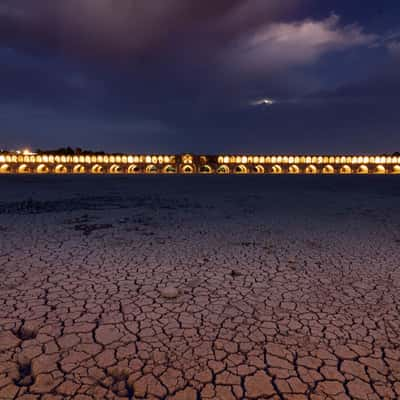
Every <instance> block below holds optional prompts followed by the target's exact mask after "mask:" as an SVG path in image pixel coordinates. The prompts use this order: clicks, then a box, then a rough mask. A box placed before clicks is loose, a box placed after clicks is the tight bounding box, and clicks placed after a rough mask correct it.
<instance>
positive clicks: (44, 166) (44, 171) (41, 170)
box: [36, 164, 49, 174]
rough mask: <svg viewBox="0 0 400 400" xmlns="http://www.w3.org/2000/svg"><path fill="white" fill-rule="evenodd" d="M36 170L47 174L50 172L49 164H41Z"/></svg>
mask: <svg viewBox="0 0 400 400" xmlns="http://www.w3.org/2000/svg"><path fill="white" fill-rule="evenodd" d="M36 172H37V173H38V174H47V173H49V167H48V166H47V165H45V164H40V165H39V166H38V167H37V169H36Z"/></svg>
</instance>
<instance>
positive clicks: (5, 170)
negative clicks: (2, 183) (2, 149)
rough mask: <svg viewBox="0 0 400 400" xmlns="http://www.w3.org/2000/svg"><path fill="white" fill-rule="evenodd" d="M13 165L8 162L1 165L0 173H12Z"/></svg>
mask: <svg viewBox="0 0 400 400" xmlns="http://www.w3.org/2000/svg"><path fill="white" fill-rule="evenodd" d="M10 173H11V167H10V166H9V165H8V164H4V165H2V166H1V167H0V174H10Z"/></svg>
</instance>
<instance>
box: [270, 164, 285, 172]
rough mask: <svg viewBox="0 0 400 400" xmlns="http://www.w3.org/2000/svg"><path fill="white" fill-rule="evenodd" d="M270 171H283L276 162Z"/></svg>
mask: <svg viewBox="0 0 400 400" xmlns="http://www.w3.org/2000/svg"><path fill="white" fill-rule="evenodd" d="M271 172H272V173H273V174H281V173H282V172H283V171H282V167H281V166H280V165H278V164H276V165H274V166H273V167H272V169H271Z"/></svg>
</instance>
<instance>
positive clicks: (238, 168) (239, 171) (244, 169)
mask: <svg viewBox="0 0 400 400" xmlns="http://www.w3.org/2000/svg"><path fill="white" fill-rule="evenodd" d="M234 171H235V174H247V167H246V166H245V165H243V164H241V165H237V166H236V167H235V170H234Z"/></svg>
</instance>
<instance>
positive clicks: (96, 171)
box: [92, 164, 104, 174]
mask: <svg viewBox="0 0 400 400" xmlns="http://www.w3.org/2000/svg"><path fill="white" fill-rule="evenodd" d="M103 171H104V170H103V167H102V166H101V165H99V164H95V165H93V167H92V174H102V173H103Z"/></svg>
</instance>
